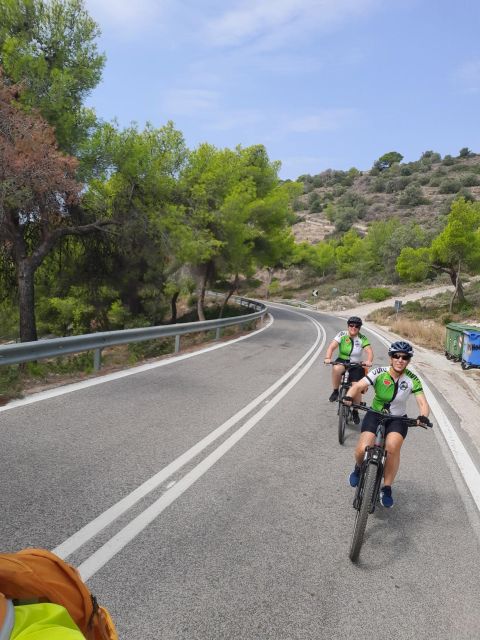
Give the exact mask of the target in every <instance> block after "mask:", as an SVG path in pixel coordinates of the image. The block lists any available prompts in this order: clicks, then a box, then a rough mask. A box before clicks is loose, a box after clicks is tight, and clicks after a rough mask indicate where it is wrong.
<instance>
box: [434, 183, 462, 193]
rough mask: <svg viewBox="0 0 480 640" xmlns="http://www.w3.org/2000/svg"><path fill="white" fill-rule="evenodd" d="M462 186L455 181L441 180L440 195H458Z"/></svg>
mask: <svg viewBox="0 0 480 640" xmlns="http://www.w3.org/2000/svg"><path fill="white" fill-rule="evenodd" d="M461 187H462V185H461V184H460V182H457V181H456V180H442V182H441V184H440V188H439V191H440V193H458V191H460V189H461Z"/></svg>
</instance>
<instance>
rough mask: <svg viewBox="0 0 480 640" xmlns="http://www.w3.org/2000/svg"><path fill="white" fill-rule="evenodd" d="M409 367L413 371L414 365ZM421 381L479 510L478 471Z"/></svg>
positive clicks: (426, 386) (381, 337) (378, 334)
mask: <svg viewBox="0 0 480 640" xmlns="http://www.w3.org/2000/svg"><path fill="white" fill-rule="evenodd" d="M368 331H370V332H371V333H374V334H375V335H376V336H377V338H379V339H380V340H381V341H382V342H383V343H384V344H386V345H388V344H390V343H389V341H388V340H387V339H386V338H384V336H382V335H381V334H380V333H378V331H375V330H374V329H371V328H370V327H369V328H368ZM410 368H411V369H412V370H413V371H414V372H415V367H410ZM422 383H423V388H424V390H425V396H426V397H427V401H428V404H429V405H430V407H431V409H432V412H433V415H434V416H435V419H436V420H437V423H438V426H439V427H440V431H441V432H442V434H443V437H444V438H445V441H446V443H447V445H448V447H449V449H450V452H451V454H452V455H453V458H454V460H455V462H456V463H457V465H458V468H459V470H460V473H461V474H462V477H463V479H464V481H465V483H466V485H467V487H468V489H469V491H470V493H471V494H472V498H473V499H474V501H475V503H476V505H477V508H478V510H479V511H480V472H479V471H478V469H477V467H476V466H475V464H474V462H473V460H472V458H471V457H470V455H469V453H468V451H467V450H466V448H465V446H464V445H463V443H462V441H461V440H460V438H459V436H458V435H457V432H456V431H455V429H454V428H453V426H452V424H451V422H450V420H449V419H448V418H447V416H446V414H445V412H444V410H443V409H442V407H441V406H440V403H439V402H438V400H437V399H436V398H435V396H434V395H433V393H432V391H431V390H430V388H429V387H428V385H427V384H426V382H425V380H424V379H423V378H422ZM436 435H437V434H436ZM437 437H438V435H437Z"/></svg>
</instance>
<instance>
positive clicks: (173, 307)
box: [170, 291, 178, 324]
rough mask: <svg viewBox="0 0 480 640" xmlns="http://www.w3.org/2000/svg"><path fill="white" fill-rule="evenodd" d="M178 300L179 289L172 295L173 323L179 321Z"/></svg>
mask: <svg viewBox="0 0 480 640" xmlns="http://www.w3.org/2000/svg"><path fill="white" fill-rule="evenodd" d="M177 300H178V291H175V293H174V294H173V296H172V300H171V302H170V304H171V307H172V319H171V323H172V324H175V323H176V322H177Z"/></svg>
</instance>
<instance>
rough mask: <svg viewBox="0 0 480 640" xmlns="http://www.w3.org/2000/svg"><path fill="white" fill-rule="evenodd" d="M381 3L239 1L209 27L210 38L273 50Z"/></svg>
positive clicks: (221, 43) (220, 42)
mask: <svg viewBox="0 0 480 640" xmlns="http://www.w3.org/2000/svg"><path fill="white" fill-rule="evenodd" d="M378 2H379V0H240V1H238V2H237V4H236V7H235V8H233V9H228V10H227V11H225V12H224V13H223V15H221V16H220V17H216V18H213V19H212V20H210V21H209V22H208V24H207V27H206V30H207V36H208V39H209V41H210V43H211V44H214V45H217V46H244V45H255V47H256V48H258V49H265V50H268V49H273V48H276V47H278V46H280V45H283V44H285V42H289V41H290V42H291V41H292V40H294V39H304V38H305V37H306V36H307V35H308V34H310V33H311V32H313V31H316V32H318V31H319V30H323V29H325V28H329V27H331V26H332V25H334V24H336V23H338V22H340V21H343V20H344V19H345V18H351V17H352V16H355V15H363V14H365V13H366V12H367V11H369V10H370V9H371V8H372V7H374V6H376V5H377V4H378Z"/></svg>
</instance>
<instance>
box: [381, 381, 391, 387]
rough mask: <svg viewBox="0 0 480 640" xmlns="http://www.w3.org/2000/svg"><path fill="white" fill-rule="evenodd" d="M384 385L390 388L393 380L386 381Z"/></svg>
mask: <svg viewBox="0 0 480 640" xmlns="http://www.w3.org/2000/svg"><path fill="white" fill-rule="evenodd" d="M383 384H384V385H385V386H386V387H389V386H390V385H391V384H392V382H391V380H384V381H383Z"/></svg>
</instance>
